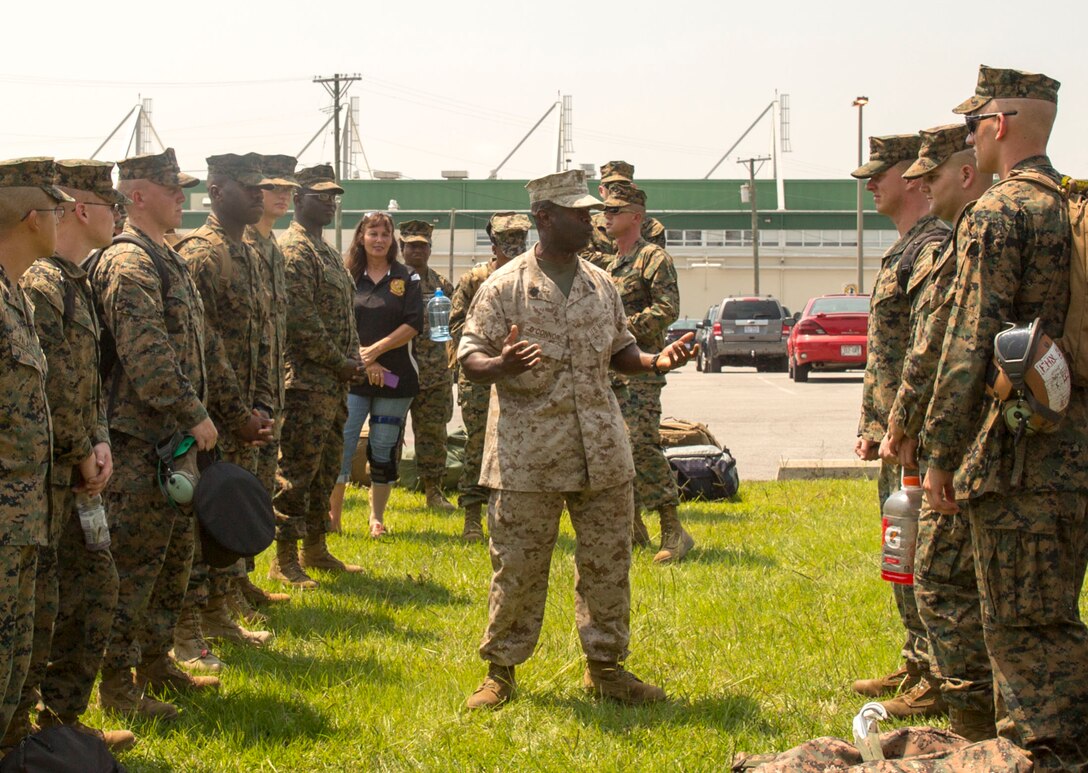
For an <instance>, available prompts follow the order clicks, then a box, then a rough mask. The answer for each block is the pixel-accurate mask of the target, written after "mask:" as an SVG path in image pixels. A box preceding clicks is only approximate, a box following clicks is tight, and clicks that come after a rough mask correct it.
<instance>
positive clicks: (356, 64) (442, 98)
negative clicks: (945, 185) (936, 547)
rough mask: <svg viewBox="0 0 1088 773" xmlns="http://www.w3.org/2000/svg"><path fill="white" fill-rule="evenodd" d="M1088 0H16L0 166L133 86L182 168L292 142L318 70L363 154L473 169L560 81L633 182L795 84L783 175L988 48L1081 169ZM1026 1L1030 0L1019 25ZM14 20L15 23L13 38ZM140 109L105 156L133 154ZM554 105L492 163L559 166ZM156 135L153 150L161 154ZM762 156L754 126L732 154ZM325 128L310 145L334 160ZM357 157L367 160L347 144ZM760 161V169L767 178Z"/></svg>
mask: <svg viewBox="0 0 1088 773" xmlns="http://www.w3.org/2000/svg"><path fill="white" fill-rule="evenodd" d="M1086 8H1088V3H1085V2H1083V1H1082V0H1081V1H1078V2H1037V3H1034V4H1030V5H1029V4H1025V3H1023V2H1012V1H1011V0H990V2H986V3H981V2H974V3H952V4H943V3H942V4H940V5H938V4H922V3H915V4H913V5H911V4H906V3H895V4H892V3H877V2H871V1H870V2H855V1H853V0H851V1H850V2H830V3H813V2H801V1H800V0H783V1H782V2H773V0H771V1H770V2H767V1H764V2H748V3H743V4H741V3H735V2H722V1H721V0H718V2H702V1H700V0H669V1H668V2H647V1H644V0H634V1H632V2H626V3H624V2H612V3H585V2H578V3H575V2H567V1H566V0H561V1H559V2H552V3H547V2H537V3H491V2H483V1H482V0H463V1H462V2H459V3H450V2H430V1H428V2H409V1H406V0H402V1H401V2H386V3H374V2H359V0H355V1H354V2H339V1H330V2H325V3H298V2H293V3H286V2H279V1H278V0H277V1H275V2H263V3H251V2H244V1H236V2H225V1H224V0H220V2H217V3H208V2H186V3H169V4H166V3H154V4H152V3H150V2H146V0H145V1H144V2H140V3H137V2H132V1H131V0H113V1H112V2H109V3H101V2H99V3H87V2H78V3H77V2H73V1H72V0H54V2H52V3H49V4H46V5H35V4H31V3H19V4H11V5H9V6H8V7H6V8H5V11H4V23H5V28H6V29H7V30H8V31H9V34H8V35H6V36H5V40H4V45H3V46H0V89H2V93H3V95H4V98H3V112H2V117H0V157H8V158H10V157H16V156H28V155H52V156H56V157H58V158H71V157H86V156H89V155H90V154H91V152H92V151H94V149H95V148H96V147H97V146H98V145H99V144H100V143H101V142H102V140H104V139H105V138H106V136H107V135H108V134H109V133H110V131H111V130H112V129H113V128H114V126H115V125H116V124H117V123H118V122H119V121H120V120H121V118H122V117H123V116H124V115H125V114H126V113H127V112H128V111H129V110H130V109H131V108H132V107H133V106H134V105H135V104H136V103H137V101H138V98H139V97H141V96H143V97H151V98H152V99H153V100H154V104H153V114H152V121H153V123H154V125H155V128H156V129H157V131H158V134H159V135H160V137H161V138H162V140H163V142H165V143H166V144H167V145H171V146H173V147H175V148H176V150H177V152H178V157H179V160H180V161H181V165H182V166H183V167H184V168H185V169H187V170H190V171H192V172H193V173H196V174H203V170H204V168H205V162H204V158H205V157H206V156H208V155H211V154H214V153H226V152H238V153H244V152H247V151H251V150H252V151H258V152H263V153H289V154H296V153H297V152H298V151H299V150H300V149H301V148H302V147H303V146H304V145H305V144H306V143H307V142H308V141H309V140H310V138H311V137H312V136H313V135H314V134H315V132H317V130H318V128H319V127H320V126H321V125H322V123H324V122H325V120H326V119H327V117H328V116H327V114H326V113H323V112H322V110H323V108H326V107H327V106H328V105H329V104H330V101H331V100H330V98H329V96H328V95H327V94H326V92H325V91H324V89H323V88H322V87H321V86H319V85H317V84H314V83H312V82H311V79H312V78H313V76H315V75H331V74H332V73H334V72H341V73H359V74H360V75H361V76H362V79H361V80H360V81H358V82H356V83H355V84H353V86H352V88H351V90H350V92H349V95H352V96H358V97H360V99H361V114H360V120H359V127H360V130H361V135H362V137H361V138H362V142H363V148H364V150H365V151H366V155H367V159H368V160H369V163H370V166H371V167H372V168H374V169H381V170H397V171H400V172H402V173H403V174H404V175H405V176H408V177H413V178H436V177H438V176H439V172H440V171H441V170H444V169H465V170H468V172H469V173H470V175H471V176H472V177H474V178H478V177H486V176H487V174H488V171H489V170H490V169H492V168H493V167H495V166H496V165H497V164H498V163H499V161H501V160H502V158H503V157H504V156H505V155H506V154H507V153H508V152H509V151H510V150H511V149H512V148H513V147H514V145H515V144H516V143H517V141H518V140H519V139H520V138H521V137H522V135H524V134H525V132H527V131H528V130H529V128H530V127H531V126H532V124H533V123H534V122H535V121H536V120H537V119H538V118H539V117H540V116H541V115H542V114H543V113H544V111H545V110H547V108H548V106H549V105H550V104H551V103H552V102H554V101H555V100H556V97H557V95H558V94H560V93H562V94H570V95H572V97H573V142H574V153H573V155H572V161H573V163H575V164H581V163H592V164H597V165H599V164H601V163H603V162H604V161H607V160H610V159H616V158H623V159H626V160H628V161H631V162H632V163H634V164H635V165H636V167H637V176H638V177H643V178H688V177H696V178H701V177H702V176H703V175H705V174H706V173H707V171H708V170H709V169H710V168H711V167H712V166H713V165H714V163H715V162H716V161H717V160H718V158H719V157H720V156H721V155H722V154H723V153H724V152H725V150H726V149H727V148H728V147H729V146H730V145H732V144H733V142H734V141H735V140H736V139H737V138H738V137H739V136H740V134H741V133H742V132H743V131H744V129H745V128H747V126H748V125H749V124H750V123H751V122H752V121H753V120H754V119H755V118H756V116H757V115H758V114H759V113H760V112H761V111H762V110H763V109H764V108H765V107H766V106H767V104H768V103H769V102H770V101H771V100H772V99H773V98H774V95H775V90H776V89H777V90H778V91H779V92H782V93H788V94H789V95H790V102H791V119H792V120H791V126H790V138H791V141H792V146H793V151H792V152H791V153H786V154H782V155H781V156H780V161H779V163H780V172H781V174H782V175H783V176H784V177H827V178H835V177H843V176H845V175H846V174H847V173H848V172H849V171H850V170H851V169H852V168H853V167H854V165H855V161H856V154H857V110H856V108H853V107H852V106H851V102H852V101H853V99H854V97H855V96H858V95H865V96H868V97H869V99H870V103H869V105H868V107H866V108H865V116H864V118H865V134H866V135H869V134H893V133H900V132H907V131H914V130H917V129H920V128H925V127H929V126H935V125H939V124H944V123H951V122H953V121H959V120H961V119H960V118H959V117H958V116H955V115H953V114H952V112H951V108H952V107H954V106H955V105H956V104H958V103H959V102H960V101H962V100H963V99H965V98H966V97H968V96H970V95H971V94H972V93H973V91H974V87H975V81H976V76H977V72H978V65H979V64H980V63H985V64H989V65H992V66H1000V67H1015V68H1017V69H1023V70H1031V71H1037V72H1045V73H1046V74H1048V75H1050V76H1052V77H1055V78H1057V79H1058V80H1060V81H1062V87H1061V90H1060V92H1059V110H1058V125H1057V127H1056V130H1055V133H1054V137H1053V139H1052V143H1051V157H1052V158H1053V160H1054V162H1055V164H1056V166H1058V168H1059V169H1061V170H1062V171H1064V172H1067V173H1070V174H1074V175H1076V176H1081V177H1088V149H1086V142H1085V138H1088V67H1085V65H1084V63H1083V54H1082V53H1081V52H1080V51H1079V48H1080V45H1079V43H1078V42H1077V40H1076V38H1075V35H1076V33H1077V31H1081V30H1084V29H1086V28H1088V25H1086V22H1088V10H1086ZM1029 9H1034V10H1036V11H1037V12H1038V13H1040V14H1042V18H1032V17H1030V16H1029V15H1028V11H1029ZM13 30H18V31H20V32H19V33H12V31H13ZM130 134H131V124H129V125H127V126H126V127H125V128H124V130H123V131H122V132H121V133H120V135H119V136H118V137H117V138H116V139H115V140H114V141H113V142H112V143H110V144H109V145H108V146H107V147H106V149H105V150H104V151H103V152H102V153H101V154H100V156H99V157H100V158H105V159H109V160H112V159H115V158H118V157H121V156H122V155H123V154H124V152H125V146H126V143H127V142H128V139H129V136H130ZM557 134H558V110H557V111H556V112H554V113H553V114H552V115H551V116H550V117H549V118H548V120H547V121H545V123H544V124H542V126H541V127H540V129H539V130H538V132H537V134H536V135H534V137H533V138H532V139H530V140H529V141H528V142H526V144H525V145H524V146H523V147H522V148H521V149H520V150H519V151H518V153H517V154H516V155H515V156H514V157H513V158H512V159H511V160H510V161H509V162H508V163H507V165H506V166H505V167H504V168H503V170H502V172H501V174H500V176H501V177H504V178H527V177H535V176H538V175H541V174H547V173H549V172H552V171H554V170H555V157H556V139H557ZM156 149H157V148H156ZM770 149H771V124H770V122H769V121H768V120H767V119H766V118H765V119H764V121H763V122H762V123H761V124H760V125H759V126H758V127H757V128H756V129H755V130H754V131H753V132H752V134H751V135H749V138H748V139H747V140H746V141H745V142H744V143H743V144H742V145H741V146H740V147H738V148H737V149H736V150H735V151H734V152H733V153H732V154H731V155H730V157H729V158H728V159H726V161H725V162H724V163H723V164H722V165H721V167H720V168H719V169H718V171H717V172H716V173H715V175H714V176H715V177H716V178H737V177H739V176H741V175H742V174H743V171H742V169H741V167H739V166H738V165H737V163H736V158H737V157H738V156H745V157H748V156H759V155H765V154H767V153H768V152H769V151H770ZM332 156H333V151H332V141H331V132H330V135H329V136H322V137H319V138H318V139H317V140H316V141H315V142H314V144H313V145H312V146H311V147H310V149H309V150H308V151H307V152H306V153H305V154H304V155H303V156H302V161H303V163H304V164H313V163H319V162H322V161H331V160H332ZM358 162H359V165H360V166H363V159H362V157H359V158H358ZM769 172H770V166H769V165H767V167H765V169H764V172H763V173H762V174H761V177H765V176H767V175H768V174H769Z"/></svg>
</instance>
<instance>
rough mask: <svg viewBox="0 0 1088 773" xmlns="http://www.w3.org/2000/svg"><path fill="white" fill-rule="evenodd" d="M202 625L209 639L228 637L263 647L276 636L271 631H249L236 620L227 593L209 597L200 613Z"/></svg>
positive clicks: (228, 638) (241, 642)
mask: <svg viewBox="0 0 1088 773" xmlns="http://www.w3.org/2000/svg"><path fill="white" fill-rule="evenodd" d="M200 626H201V628H202V629H203V630H204V635H205V636H207V637H208V638H209V639H227V640H228V641H233V642H237V643H239V644H249V645H251V646H253V647H263V646H264V645H266V644H268V642H270V641H272V639H273V638H274V636H273V634H272V632H271V631H248V630H246V629H245V628H243V627H242V626H240V625H238V623H236V622H234V618H232V617H231V614H230V607H229V606H228V598H227V594H225V593H217V594H215V595H212V596H209V597H208V603H207V605H206V606H205V607H204V610H203V612H201V614H200Z"/></svg>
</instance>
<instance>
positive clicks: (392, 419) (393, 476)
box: [366, 416, 404, 483]
mask: <svg viewBox="0 0 1088 773" xmlns="http://www.w3.org/2000/svg"><path fill="white" fill-rule="evenodd" d="M370 423H371V425H374V424H394V425H396V426H398V427H400V433H399V434H398V435H397V442H396V443H394V444H393V452H392V454H391V458H390V459H389V461H388V462H379V461H378V460H377V459H375V458H374V446H373V444H372V440H371V437H370V436H369V435H368V436H367V439H366V460H367V461H368V462H369V463H370V480H371V482H372V483H396V482H397V478H398V477H399V476H398V475H397V448H398V447H399V446H400V441H401V438H403V437H404V419H402V418H400V417H399V416H371V417H370Z"/></svg>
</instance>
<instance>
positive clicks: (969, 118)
mask: <svg viewBox="0 0 1088 773" xmlns="http://www.w3.org/2000/svg"><path fill="white" fill-rule="evenodd" d="M1017 112H1019V111H1017V110H1003V111H1001V112H999V113H979V114H977V115H965V116H964V117H963V121H964V123H966V124H967V133H968V134H974V133H975V132H976V131H978V125H979V124H980V123H982V122H983V121H985V120H986V119H987V118H997V117H998V116H999V115H1016V114H1017Z"/></svg>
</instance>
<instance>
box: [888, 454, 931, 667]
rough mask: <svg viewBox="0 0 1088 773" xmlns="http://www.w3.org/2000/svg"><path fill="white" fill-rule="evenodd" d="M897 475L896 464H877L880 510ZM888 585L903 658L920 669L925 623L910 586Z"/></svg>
mask: <svg viewBox="0 0 1088 773" xmlns="http://www.w3.org/2000/svg"><path fill="white" fill-rule="evenodd" d="M901 474H902V468H901V467H900V466H899V465H898V464H888V463H887V462H881V463H880V477H879V478H878V479H877V492H878V493H879V495H880V509H881V512H883V510H884V502H885V500H887V498H888V497H890V496H891V495H892V494H894V493H895V492H896V491H898V490H899V489H900V487H901V485H902V483H901ZM889 585H891V586H892V596H893V597H894V598H895V608H896V609H897V610H899V619H900V620H901V621H902V622H903V627H904V628H905V629H906V630H907V638H906V640H905V641H904V642H903V659H904V660H906V661H907V662H908V663H913V664H915V665H917V666H918V667H919V668H921V669H923V670H924V669H928V668H929V643H928V642H927V641H926V627H925V624H924V623H922V617H921V615H919V614H918V602H917V601H916V600H915V598H914V586H913V585H902V584H900V583H897V582H893V583H889Z"/></svg>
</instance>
